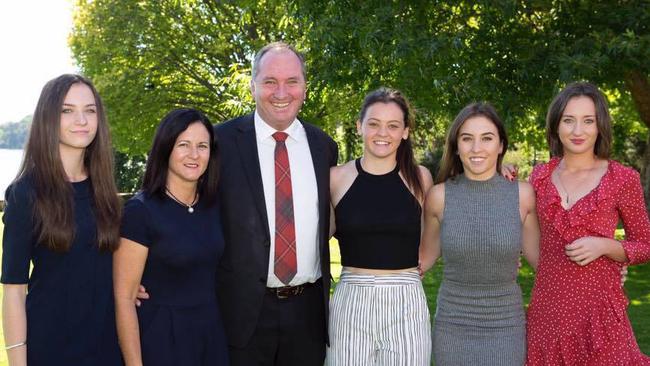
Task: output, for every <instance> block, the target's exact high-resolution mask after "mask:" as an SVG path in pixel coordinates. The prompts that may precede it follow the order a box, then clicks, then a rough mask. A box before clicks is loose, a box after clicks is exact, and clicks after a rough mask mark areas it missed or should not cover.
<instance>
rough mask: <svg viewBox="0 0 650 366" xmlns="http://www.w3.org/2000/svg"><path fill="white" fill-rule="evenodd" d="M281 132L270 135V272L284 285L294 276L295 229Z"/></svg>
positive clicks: (287, 160)
mask: <svg viewBox="0 0 650 366" xmlns="http://www.w3.org/2000/svg"><path fill="white" fill-rule="evenodd" d="M288 136H289V135H287V134H286V133H285V132H276V133H274V134H273V138H274V139H275V261H274V263H275V265H274V273H275V275H276V277H278V279H279V280H280V281H282V282H283V283H284V284H285V285H288V284H289V282H291V279H293V277H294V276H295V275H296V272H297V269H298V264H297V259H296V227H295V224H294V221H293V194H292V189H291V169H290V168H289V155H288V154H287V145H285V143H284V142H285V140H286V139H287V137H288Z"/></svg>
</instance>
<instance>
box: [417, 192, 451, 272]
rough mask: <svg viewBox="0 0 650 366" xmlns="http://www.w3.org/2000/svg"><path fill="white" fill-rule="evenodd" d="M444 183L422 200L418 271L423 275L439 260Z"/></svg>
mask: <svg viewBox="0 0 650 366" xmlns="http://www.w3.org/2000/svg"><path fill="white" fill-rule="evenodd" d="M444 200H445V186H444V183H441V184H437V185H435V186H433V188H431V189H430V190H429V193H427V195H426V199H425V200H424V213H423V217H424V219H423V221H424V223H423V225H422V237H421V238H420V253H419V257H420V270H421V271H422V273H425V272H426V271H428V270H429V269H431V267H433V265H434V264H435V263H436V261H437V260H438V258H440V254H441V252H440V223H441V221H442V211H443V208H444V206H445V202H444Z"/></svg>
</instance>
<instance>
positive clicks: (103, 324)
mask: <svg viewBox="0 0 650 366" xmlns="http://www.w3.org/2000/svg"><path fill="white" fill-rule="evenodd" d="M119 217H120V201H119V198H118V197H117V191H116V188H115V182H114V180H113V161H112V151H111V142H110V138H109V131H108V125H107V122H106V118H105V116H104V109H103V106H102V102H101V99H100V98H99V96H98V95H97V92H96V91H95V88H94V87H93V85H92V84H91V83H90V81H88V80H86V79H85V78H83V77H81V76H78V75H67V74H66V75H61V76H59V77H57V78H55V79H53V80H51V81H49V82H48V83H47V84H46V85H45V87H44V88H43V91H42V92H41V96H40V99H39V101H38V104H37V106H36V110H35V112H34V117H33V121H32V127H31V132H30V135H29V140H28V142H27V146H26V148H25V157H24V160H23V164H22V167H21V169H20V172H19V173H18V177H17V178H16V180H15V181H14V182H13V183H12V184H11V186H10V187H9V188H8V189H7V192H6V209H5V213H4V216H3V220H4V224H5V226H4V236H3V259H2V283H3V284H4V285H3V289H4V297H3V313H2V316H3V321H4V336H5V344H6V345H7V346H6V349H7V355H8V358H9V363H10V364H11V365H26V364H29V365H30V366H35V365H48V366H51V365H82V366H83V365H88V366H91V365H92V366H95V365H106V366H111V365H121V364H122V361H121V357H120V352H119V347H118V344H117V336H116V331H115V318H114V307H113V286H112V277H111V263H112V256H111V252H112V251H113V250H114V248H115V247H116V246H117V244H118V238H119V221H120V218H119ZM30 261H31V264H32V265H33V270H32V272H31V274H30V272H29V267H30Z"/></svg>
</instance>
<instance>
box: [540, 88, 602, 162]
mask: <svg viewBox="0 0 650 366" xmlns="http://www.w3.org/2000/svg"><path fill="white" fill-rule="evenodd" d="M583 96H584V97H588V98H590V99H591V100H592V101H593V102H594V105H595V106H596V127H597V128H598V137H596V144H595V145H594V154H595V155H596V156H597V157H599V158H601V159H608V158H609V152H610V150H611V147H612V124H611V123H612V117H611V116H610V115H609V108H608V107H607V99H606V98H605V96H604V95H603V93H601V92H600V90H598V87H597V86H595V85H594V84H591V83H586V82H579V83H571V84H569V85H567V86H566V87H565V88H564V89H563V90H562V91H561V92H560V93H559V94H558V95H557V96H555V98H554V99H553V102H551V105H550V106H549V107H548V113H547V114H546V141H547V142H548V148H549V150H550V151H551V156H563V155H564V147H563V146H562V141H560V136H559V135H558V133H557V130H558V126H559V124H560V120H561V119H562V115H563V114H564V109H566V105H567V104H568V103H569V101H570V100H571V99H572V98H576V97H583Z"/></svg>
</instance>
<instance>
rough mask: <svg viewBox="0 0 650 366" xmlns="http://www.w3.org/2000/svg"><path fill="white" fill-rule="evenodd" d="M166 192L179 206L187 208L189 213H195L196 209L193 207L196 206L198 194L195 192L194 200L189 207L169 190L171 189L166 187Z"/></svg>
mask: <svg viewBox="0 0 650 366" xmlns="http://www.w3.org/2000/svg"><path fill="white" fill-rule="evenodd" d="M165 192H167V194H168V195H169V197H171V198H172V199H173V200H174V201H176V202H177V203H178V204H180V205H183V206H185V207H187V212H189V213H193V212H194V207H193V206H194V205H195V204H196V199H197V197H198V192H194V199H193V200H192V202H191V203H190V204H189V205H188V204H187V203H185V202H183V201H181V200H179V199H178V198H177V197H176V196H174V194H173V193H172V192H171V191H170V190H169V188H167V187H165Z"/></svg>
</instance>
